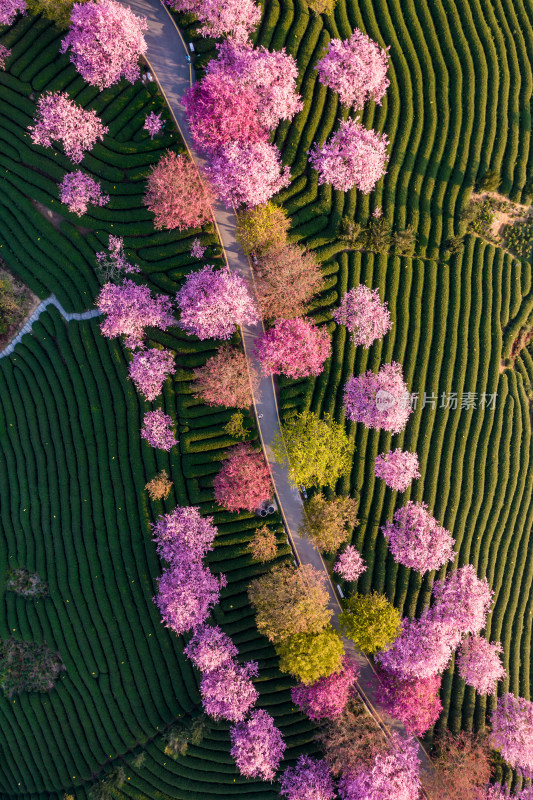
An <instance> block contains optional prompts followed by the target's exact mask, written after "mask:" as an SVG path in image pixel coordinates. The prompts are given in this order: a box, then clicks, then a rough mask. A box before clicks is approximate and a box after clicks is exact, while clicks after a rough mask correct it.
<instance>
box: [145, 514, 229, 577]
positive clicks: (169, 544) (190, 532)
mask: <svg viewBox="0 0 533 800" xmlns="http://www.w3.org/2000/svg"><path fill="white" fill-rule="evenodd" d="M152 530H153V534H154V541H155V542H156V545H157V553H158V555H159V557H160V558H164V559H165V561H168V562H169V564H171V565H175V564H180V563H182V562H186V561H187V560H191V559H192V560H195V561H198V562H200V561H201V560H202V558H203V556H204V555H205V554H206V553H207V552H208V551H209V550H212V549H213V542H214V539H215V536H216V534H217V529H216V527H215V526H214V525H213V517H202V516H201V514H200V510H199V508H197V507H196V506H185V507H184V508H181V507H180V506H176V508H175V509H174V510H173V511H171V512H170V514H163V515H162V516H160V517H158V519H157V522H155V524H154V525H153V526H152Z"/></svg>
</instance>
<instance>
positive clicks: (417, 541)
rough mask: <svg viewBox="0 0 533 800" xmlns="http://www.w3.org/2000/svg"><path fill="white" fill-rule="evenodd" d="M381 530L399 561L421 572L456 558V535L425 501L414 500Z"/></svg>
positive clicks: (395, 514) (438, 566)
mask: <svg viewBox="0 0 533 800" xmlns="http://www.w3.org/2000/svg"><path fill="white" fill-rule="evenodd" d="M381 531H382V533H383V536H384V537H385V538H386V539H387V543H388V545H389V550H390V551H391V553H392V555H393V557H394V558H395V559H396V561H398V562H399V563H400V564H403V565H404V567H411V569H416V570H417V571H418V572H420V573H424V572H428V571H429V570H432V569H439V568H440V567H442V566H443V564H445V563H446V562H447V561H453V559H454V558H455V553H454V550H453V546H454V544H455V539H452V537H451V536H450V532H449V531H447V530H446V528H443V527H442V526H441V525H439V524H438V522H437V520H436V519H435V518H434V517H432V516H431V514H430V513H429V511H428V507H427V505H426V504H425V503H414V502H413V501H412V500H410V501H409V502H408V503H406V505H405V506H403V507H402V508H399V509H398V510H397V511H396V512H395V513H394V522H390V521H387V523H386V524H385V525H384V526H383V527H382V528H381Z"/></svg>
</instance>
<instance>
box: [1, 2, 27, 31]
mask: <svg viewBox="0 0 533 800" xmlns="http://www.w3.org/2000/svg"><path fill="white" fill-rule="evenodd" d="M25 13H26V0H0V25H12V24H13V23H14V22H15V17H16V16H17V14H25Z"/></svg>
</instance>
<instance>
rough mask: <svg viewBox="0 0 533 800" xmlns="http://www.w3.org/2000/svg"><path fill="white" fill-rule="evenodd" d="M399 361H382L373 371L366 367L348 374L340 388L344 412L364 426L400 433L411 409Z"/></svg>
mask: <svg viewBox="0 0 533 800" xmlns="http://www.w3.org/2000/svg"><path fill="white" fill-rule="evenodd" d="M409 400H410V396H409V392H408V391H407V386H406V384H405V381H404V379H403V375H402V368H401V366H400V364H398V363H397V362H396V361H393V362H392V364H383V366H382V367H381V369H380V370H379V372H378V373H377V375H376V374H375V373H374V372H371V371H370V370H369V371H368V372H364V373H363V374H362V375H358V376H357V377H352V378H349V379H348V381H347V382H346V387H345V390H344V402H345V405H346V416H347V418H348V419H350V420H352V421H354V422H362V423H363V425H366V427H367V428H377V429H378V430H379V429H380V428H383V429H384V430H386V431H391V433H401V431H403V429H404V428H405V426H406V425H407V421H408V419H409V416H410V414H411V413H412V411H413V409H412V408H411V404H410V402H409Z"/></svg>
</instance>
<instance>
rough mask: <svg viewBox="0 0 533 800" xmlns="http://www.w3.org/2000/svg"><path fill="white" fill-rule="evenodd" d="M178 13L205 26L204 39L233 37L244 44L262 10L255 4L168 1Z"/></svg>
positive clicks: (249, 0)
mask: <svg viewBox="0 0 533 800" xmlns="http://www.w3.org/2000/svg"><path fill="white" fill-rule="evenodd" d="M165 2H166V3H167V5H169V6H170V7H171V8H173V9H174V10H175V11H182V12H184V13H190V14H194V15H195V16H196V17H198V19H199V20H200V22H203V23H204V24H203V25H202V27H201V28H200V33H201V34H202V36H210V37H212V38H213V39H218V38H219V37H221V36H224V35H226V36H231V38H232V39H234V40H235V41H236V42H245V41H246V40H247V39H248V37H249V36H250V34H251V33H252V31H253V30H254V29H255V28H256V27H257V26H258V25H259V21H260V19H261V8H260V6H258V5H256V4H255V3H254V2H253V0H225V2H223V3H221V2H220V0H165Z"/></svg>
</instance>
